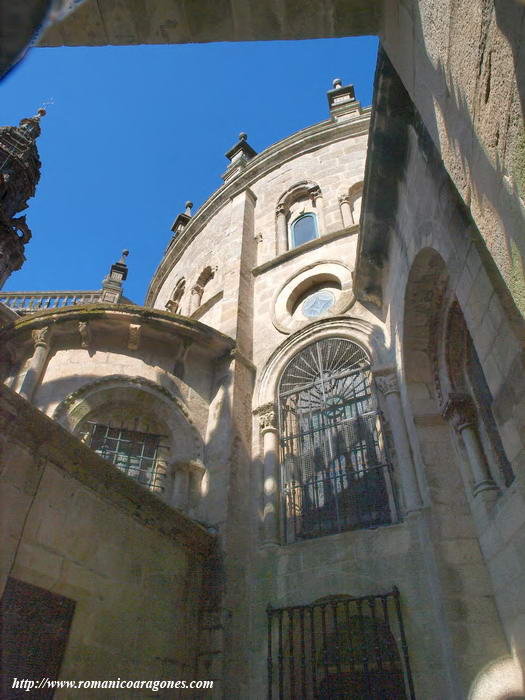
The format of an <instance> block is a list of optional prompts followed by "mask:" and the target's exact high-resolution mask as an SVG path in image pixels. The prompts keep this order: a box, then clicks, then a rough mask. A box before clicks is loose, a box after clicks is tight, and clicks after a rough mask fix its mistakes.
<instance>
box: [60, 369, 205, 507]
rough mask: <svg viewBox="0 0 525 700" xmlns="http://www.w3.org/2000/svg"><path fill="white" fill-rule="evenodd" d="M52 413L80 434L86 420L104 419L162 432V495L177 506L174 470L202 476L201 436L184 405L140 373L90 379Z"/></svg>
mask: <svg viewBox="0 0 525 700" xmlns="http://www.w3.org/2000/svg"><path fill="white" fill-rule="evenodd" d="M53 418H54V419H55V420H56V421H57V422H59V423H60V424H61V425H62V426H64V427H65V428H66V429H67V430H69V431H70V432H72V433H73V434H75V435H77V436H79V437H80V438H81V439H82V438H83V436H84V434H85V431H86V426H87V424H88V423H89V422H97V421H100V422H102V423H104V424H106V423H107V421H108V420H114V421H117V422H118V423H119V425H120V427H124V428H126V429H131V430H139V431H141V432H146V433H154V434H162V435H165V436H166V438H167V444H166V447H167V454H166V468H165V487H164V488H163V495H162V498H163V500H166V501H168V502H170V503H172V504H173V505H180V504H179V503H178V502H174V499H175V501H176V500H177V499H176V498H175V496H176V494H175V493H174V486H175V478H176V474H177V473H178V472H179V471H181V469H183V470H184V471H185V472H188V471H191V472H192V473H193V474H195V475H196V477H197V476H198V475H199V474H200V475H202V471H203V468H202V456H203V443H202V438H201V436H200V434H199V432H198V430H197V428H196V426H195V425H194V423H193V421H192V420H191V417H190V415H189V412H188V410H187V408H186V407H185V406H184V404H183V403H182V402H181V401H180V400H179V399H178V398H177V397H176V396H174V395H173V393H172V392H171V391H169V389H167V388H166V387H163V386H160V385H159V384H156V383H155V382H152V381H150V380H148V379H145V378H143V377H127V376H124V375H111V376H108V377H104V378H103V379H98V380H96V381H94V382H90V383H88V384H86V385H84V386H83V387H81V388H80V389H78V390H77V391H75V392H73V393H71V394H69V396H66V397H65V398H64V399H63V400H62V401H61V403H60V404H59V405H58V406H57V408H56V409H55V412H54V414H53ZM188 465H189V466H188ZM194 490H195V489H194Z"/></svg>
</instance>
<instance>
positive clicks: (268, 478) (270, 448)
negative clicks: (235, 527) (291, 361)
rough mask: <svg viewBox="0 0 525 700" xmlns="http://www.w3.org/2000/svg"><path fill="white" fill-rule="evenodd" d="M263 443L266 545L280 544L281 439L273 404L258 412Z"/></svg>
mask: <svg viewBox="0 0 525 700" xmlns="http://www.w3.org/2000/svg"><path fill="white" fill-rule="evenodd" d="M258 414H259V426H260V429H261V436H262V442H263V460H264V469H263V532H264V542H265V544H279V493H278V483H279V480H278V475H277V470H278V468H279V459H278V451H279V438H278V431H277V414H276V410H275V405H274V404H273V403H269V404H265V405H264V406H261V408H260V409H259V410H258Z"/></svg>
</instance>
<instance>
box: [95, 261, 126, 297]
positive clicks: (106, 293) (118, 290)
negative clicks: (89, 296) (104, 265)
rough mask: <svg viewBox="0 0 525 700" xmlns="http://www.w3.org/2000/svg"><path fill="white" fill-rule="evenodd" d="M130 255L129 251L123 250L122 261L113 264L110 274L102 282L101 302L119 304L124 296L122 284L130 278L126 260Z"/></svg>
mask: <svg viewBox="0 0 525 700" xmlns="http://www.w3.org/2000/svg"><path fill="white" fill-rule="evenodd" d="M128 255H129V250H123V251H122V255H121V257H120V260H119V261H118V262H116V263H113V265H112V266H111V268H110V270H109V274H108V275H107V277H105V278H104V280H103V281H102V295H101V299H100V300H101V301H102V302H105V303H108V304H118V303H119V301H120V297H121V296H122V282H124V281H125V280H126V278H127V276H128V266H127V264H126V258H127V256H128Z"/></svg>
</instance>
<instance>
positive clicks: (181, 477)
mask: <svg viewBox="0 0 525 700" xmlns="http://www.w3.org/2000/svg"><path fill="white" fill-rule="evenodd" d="M189 493H190V470H189V466H188V465H187V464H184V463H183V462H178V463H177V464H176V465H175V475H174V484H173V505H174V506H175V508H179V509H180V510H182V511H184V512H186V510H187V509H188V501H189Z"/></svg>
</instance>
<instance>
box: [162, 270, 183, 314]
mask: <svg viewBox="0 0 525 700" xmlns="http://www.w3.org/2000/svg"><path fill="white" fill-rule="evenodd" d="M185 289H186V280H185V279H184V277H181V278H180V279H179V281H178V282H177V284H176V285H175V287H174V288H173V291H172V293H171V295H170V298H169V299H168V301H167V303H166V309H167V310H168V311H171V312H172V313H174V314H177V313H180V312H181V307H182V297H183V296H184V291H185Z"/></svg>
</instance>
